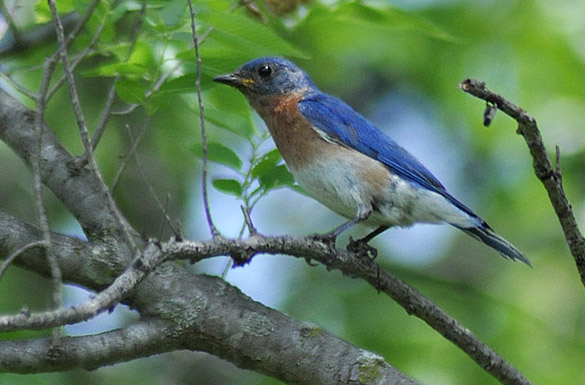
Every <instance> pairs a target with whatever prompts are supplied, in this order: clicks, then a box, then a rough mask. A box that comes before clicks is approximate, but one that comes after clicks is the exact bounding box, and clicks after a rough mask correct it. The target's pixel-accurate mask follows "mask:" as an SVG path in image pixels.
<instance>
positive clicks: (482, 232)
mask: <svg viewBox="0 0 585 385" xmlns="http://www.w3.org/2000/svg"><path fill="white" fill-rule="evenodd" d="M458 228H459V229H461V230H463V231H465V232H466V233H467V234H469V235H471V236H472V237H474V238H475V239H478V240H480V241H481V242H483V243H485V244H486V245H488V246H489V247H491V248H492V249H494V250H496V251H497V252H498V253H500V255H501V256H502V257H504V258H509V259H511V260H513V261H514V260H516V259H518V260H520V261H522V262H524V263H525V264H527V265H528V266H530V267H532V264H531V263H530V260H528V258H526V256H525V255H524V254H522V252H521V251H520V250H518V249H517V248H516V247H514V245H512V244H511V243H510V242H508V241H506V240H505V239H504V238H502V237H500V236H499V235H498V234H496V233H494V231H493V230H492V229H491V228H490V227H489V226H488V225H487V224H485V223H484V224H482V225H480V226H478V227H469V228H463V227H458Z"/></svg>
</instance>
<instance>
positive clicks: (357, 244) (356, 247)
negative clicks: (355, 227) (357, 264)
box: [347, 237, 378, 261]
mask: <svg viewBox="0 0 585 385" xmlns="http://www.w3.org/2000/svg"><path fill="white" fill-rule="evenodd" d="M347 251H351V252H352V253H357V254H359V255H360V256H361V257H366V258H369V259H371V260H372V261H373V260H374V259H376V257H377V256H378V250H377V249H376V248H375V247H372V246H370V245H368V242H366V241H364V239H357V240H355V241H354V240H353V238H352V237H349V243H348V244H347Z"/></svg>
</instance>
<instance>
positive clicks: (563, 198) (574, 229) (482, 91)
mask: <svg viewBox="0 0 585 385" xmlns="http://www.w3.org/2000/svg"><path fill="white" fill-rule="evenodd" d="M460 87H461V89H462V90H463V91H465V92H467V93H469V94H471V95H473V96H475V97H478V98H480V99H483V100H485V101H486V102H488V103H492V104H494V105H496V106H497V107H498V109H500V110H502V111H503V112H504V113H506V114H507V115H509V116H510V117H512V118H513V119H514V120H516V122H518V133H520V134H522V136H523V137H524V139H525V140H526V144H527V145H528V148H529V150H530V154H531V155H532V158H533V165H534V172H535V174H536V177H537V178H538V179H539V180H540V181H541V182H542V184H543V185H544V188H545V189H546V192H547V193H548V197H549V199H550V202H551V204H552V206H553V208H554V210H555V213H556V214H557V217H558V219H559V222H560V224H561V227H562V229H563V233H564V234H565V239H566V241H567V244H568V245H569V249H570V251H571V254H572V255H573V258H574V259H575V263H576V264H577V270H578V271H579V275H580V276H581V282H582V283H583V285H585V240H584V239H583V235H582V234H581V231H580V230H579V226H578V225H577V221H576V220H575V216H574V215H573V209H572V208H571V205H570V204H569V200H568V198H567V195H566V194H565V190H564V188H563V180H562V177H561V174H560V172H559V171H557V170H555V169H553V166H552V162H551V160H550V157H549V156H548V153H547V152H546V148H545V146H544V142H543V141H542V136H541V135H540V131H539V130H538V126H537V125H536V120H534V118H533V117H531V116H530V115H528V114H527V113H526V111H524V110H523V109H521V108H520V107H518V106H517V105H515V104H514V103H512V102H510V101H508V100H507V99H505V98H504V97H502V96H500V95H498V94H495V93H493V92H491V91H490V90H488V89H487V88H486V86H485V83H483V82H480V81H477V80H473V79H466V80H464V81H462V82H461V84H460Z"/></svg>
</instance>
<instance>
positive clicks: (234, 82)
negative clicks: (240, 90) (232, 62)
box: [213, 74, 242, 87]
mask: <svg viewBox="0 0 585 385" xmlns="http://www.w3.org/2000/svg"><path fill="white" fill-rule="evenodd" d="M213 81H214V82H218V83H223V84H227V85H228V86H232V87H238V86H240V85H242V78H241V77H239V76H237V75H236V74H227V75H219V76H216V77H214V78H213Z"/></svg>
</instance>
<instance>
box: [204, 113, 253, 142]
mask: <svg viewBox="0 0 585 385" xmlns="http://www.w3.org/2000/svg"><path fill="white" fill-rule="evenodd" d="M205 120H207V121H209V122H211V123H213V124H215V125H216V126H218V127H222V128H225V129H226V130H228V131H231V132H233V133H234V134H236V135H238V136H240V137H242V138H244V139H247V140H250V139H251V138H252V137H253V136H254V126H252V123H251V122H250V119H247V118H245V117H242V116H241V115H239V114H236V113H233V112H231V111H229V110H221V111H220V110H216V109H213V108H206V109H205Z"/></svg>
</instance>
